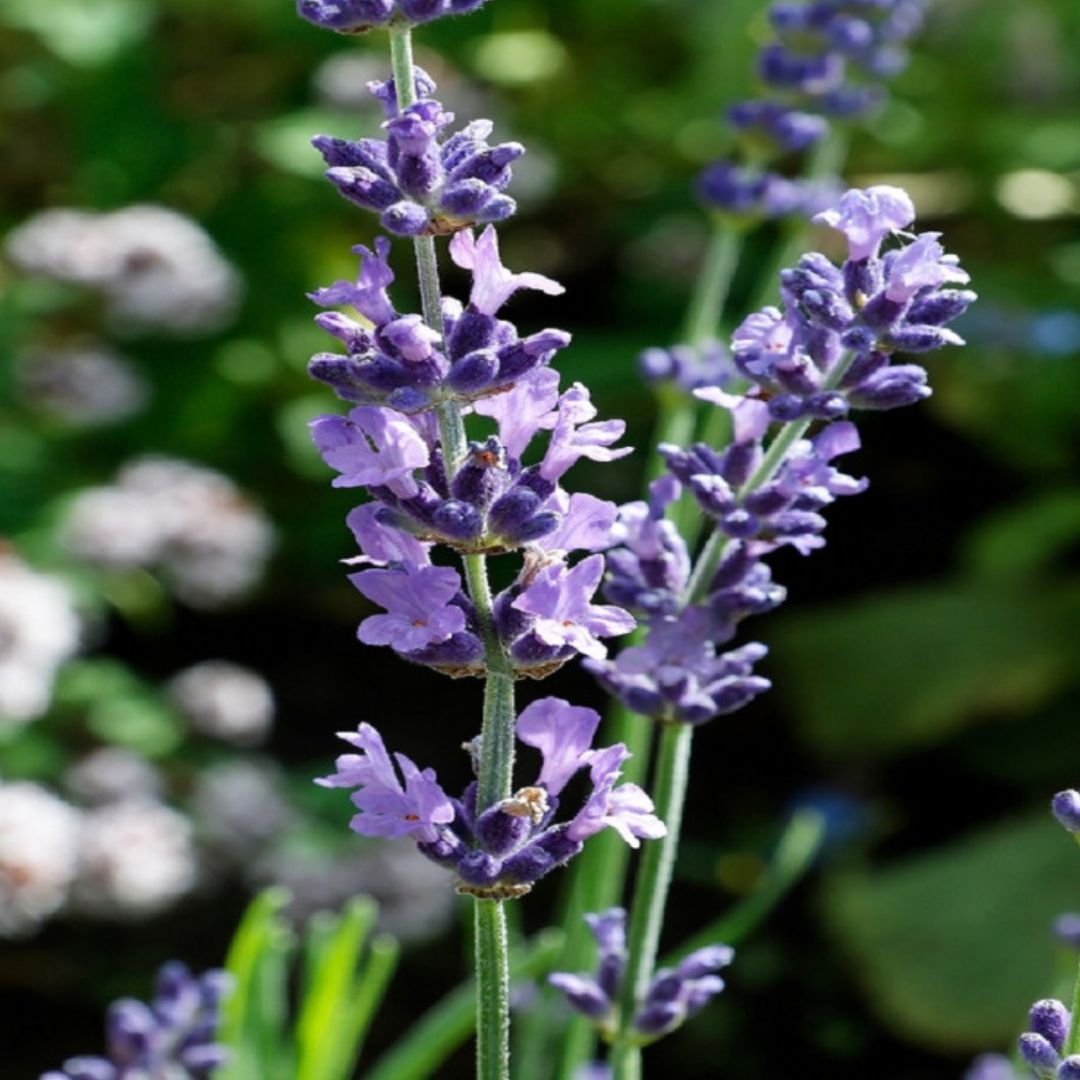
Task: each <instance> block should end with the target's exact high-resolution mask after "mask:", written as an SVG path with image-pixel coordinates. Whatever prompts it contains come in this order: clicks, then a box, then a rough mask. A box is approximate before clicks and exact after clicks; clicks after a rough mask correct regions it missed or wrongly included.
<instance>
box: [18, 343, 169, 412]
mask: <svg viewBox="0 0 1080 1080" xmlns="http://www.w3.org/2000/svg"><path fill="white" fill-rule="evenodd" d="M16 375H17V379H18V388H19V392H20V395H21V397H22V399H23V400H24V401H26V402H28V403H29V404H30V405H31V406H33V407H34V408H36V409H38V410H40V411H41V412H45V413H48V414H49V415H50V416H54V417H57V418H58V419H60V420H64V421H66V422H67V423H69V424H80V425H82V426H85V427H91V426H95V425H101V424H112V423H116V422H117V421H119V420H124V419H126V418H127V417H129V416H132V415H134V414H135V413H137V412H138V411H139V410H140V409H141V408H142V407H143V406H144V405H145V404H146V401H147V398H148V397H149V387H148V386H147V384H146V381H145V380H144V379H143V378H142V377H141V376H140V375H139V373H138V372H137V371H136V370H135V369H134V368H133V367H132V366H131V364H130V363H129V362H128V361H127V360H125V359H124V358H123V357H122V356H120V355H119V353H116V352H114V351H113V350H112V349H110V348H108V346H105V345H100V344H97V343H96V342H83V343H80V344H72V345H65V346H61V347H57V348H52V349H33V350H30V351H29V352H26V353H24V354H23V355H22V356H20V357H19V362H18V367H17V369H16Z"/></svg>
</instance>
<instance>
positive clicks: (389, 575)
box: [350, 563, 466, 653]
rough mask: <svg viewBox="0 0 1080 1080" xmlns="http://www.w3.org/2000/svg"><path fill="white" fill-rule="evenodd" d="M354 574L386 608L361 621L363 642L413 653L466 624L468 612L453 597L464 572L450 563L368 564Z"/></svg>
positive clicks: (361, 587) (366, 592) (357, 582)
mask: <svg viewBox="0 0 1080 1080" xmlns="http://www.w3.org/2000/svg"><path fill="white" fill-rule="evenodd" d="M350 580H351V581H352V583H353V584H354V585H355V586H356V587H357V589H359V590H360V592H362V593H363V594H364V595H365V596H366V597H367V598H368V599H369V600H371V601H373V602H374V603H376V604H381V605H382V606H383V607H384V608H386V614H384V615H371V616H369V617H368V618H366V619H365V620H364V621H363V622H362V623H361V624H360V629H359V631H358V632H357V634H358V637H359V638H360V640H361V641H362V642H364V644H365V645H392V646H393V647H394V648H395V649H396V650H397V651H398V652H402V653H413V652H416V651H418V650H420V649H423V648H424V647H425V646H428V645H433V644H437V643H439V642H442V641H446V640H447V639H448V638H450V637H451V636H452V635H454V634H457V633H460V632H461V631H462V630H464V629H465V625H466V618H465V612H464V610H463V609H462V608H461V607H460V606H458V605H457V604H456V603H454V601H455V600H457V598H458V596H459V595H460V593H461V575H460V574H458V572H457V571H456V570H453V569H451V568H450V567H445V566H413V565H410V564H407V563H406V564H403V565H402V566H401V567H399V568H395V569H386V570H364V571H361V572H360V573H359V574H353V575H352V576H351V577H350Z"/></svg>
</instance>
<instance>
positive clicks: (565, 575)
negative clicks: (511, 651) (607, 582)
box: [511, 555, 636, 659]
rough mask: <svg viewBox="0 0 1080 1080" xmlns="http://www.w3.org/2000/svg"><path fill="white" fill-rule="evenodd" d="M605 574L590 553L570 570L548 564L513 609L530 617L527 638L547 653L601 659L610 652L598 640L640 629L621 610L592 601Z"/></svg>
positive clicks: (599, 558)
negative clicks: (562, 653)
mask: <svg viewBox="0 0 1080 1080" xmlns="http://www.w3.org/2000/svg"><path fill="white" fill-rule="evenodd" d="M603 575H604V559H603V556H601V555H590V556H589V557H588V558H586V559H583V560H582V561H581V562H579V563H578V564H577V565H576V566H574V567H572V568H570V569H568V568H567V567H566V565H565V564H564V563H561V562H559V563H555V564H554V565H551V566H545V567H544V568H543V569H542V570H540V571H538V572H537V573H536V574H535V575H534V576H533V577H532V578H531V580H530V581H529V583H528V584H527V585H526V586H525V587H524V588H523V589H522V590H521V592H520V593H519V595H518V596H517V597H516V598H515V599H514V600H513V601H512V604H511V606H512V607H513V608H514V609H515V610H516V611H520V612H523V613H524V614H525V615H528V616H532V618H531V620H530V621H529V623H528V631H527V634H528V635H529V637H530V639H534V640H535V641H538V642H539V643H540V644H541V645H542V646H544V647H546V648H547V649H550V650H555V651H557V652H561V651H562V650H563V649H569V650H572V651H573V652H578V653H581V654H582V655H583V656H591V657H595V658H598V659H602V658H603V657H605V656H607V649H606V648H605V647H604V645H603V644H602V643H601V641H600V639H601V638H607V637H618V636H620V635H622V634H628V633H630V631H631V630H633V629H634V626H635V625H636V624H635V621H634V619H633V617H632V616H631V615H630V614H629V613H627V612H626V611H623V609H622V608H618V607H611V606H606V605H598V604H593V603H592V597H593V594H594V593H595V592H596V590H597V588H598V587H599V585H600V579H601V578H602V577H603Z"/></svg>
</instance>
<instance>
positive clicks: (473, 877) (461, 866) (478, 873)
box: [457, 851, 502, 886]
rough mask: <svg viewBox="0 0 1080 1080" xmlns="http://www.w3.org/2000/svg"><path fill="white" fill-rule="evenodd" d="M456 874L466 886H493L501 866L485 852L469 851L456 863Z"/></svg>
mask: <svg viewBox="0 0 1080 1080" xmlns="http://www.w3.org/2000/svg"><path fill="white" fill-rule="evenodd" d="M457 872H458V876H459V877H460V878H461V880H462V881H464V882H465V883H466V884H467V885H481V886H483V885H493V884H494V883H495V882H496V881H498V880H499V875H500V874H501V872H502V864H501V863H500V861H499V860H498V859H496V858H493V857H492V856H491V855H489V854H488V853H487V852H486V851H469V852H466V853H465V855H463V856H462V858H461V860H460V861H459V862H458V864H457Z"/></svg>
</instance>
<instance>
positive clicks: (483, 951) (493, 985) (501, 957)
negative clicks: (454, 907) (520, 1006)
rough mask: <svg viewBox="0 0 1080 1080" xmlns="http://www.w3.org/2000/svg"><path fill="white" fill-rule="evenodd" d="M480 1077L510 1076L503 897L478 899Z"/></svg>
mask: <svg viewBox="0 0 1080 1080" xmlns="http://www.w3.org/2000/svg"><path fill="white" fill-rule="evenodd" d="M473 907H474V913H475V920H476V921H475V928H476V939H475V940H476V1077H477V1080H509V1077H510V964H509V956H510V950H509V948H508V946H507V941H506V912H505V911H504V910H503V905H502V901H501V900H477V901H476V902H475V903H474V905H473Z"/></svg>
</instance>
